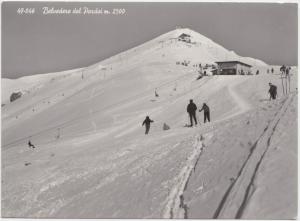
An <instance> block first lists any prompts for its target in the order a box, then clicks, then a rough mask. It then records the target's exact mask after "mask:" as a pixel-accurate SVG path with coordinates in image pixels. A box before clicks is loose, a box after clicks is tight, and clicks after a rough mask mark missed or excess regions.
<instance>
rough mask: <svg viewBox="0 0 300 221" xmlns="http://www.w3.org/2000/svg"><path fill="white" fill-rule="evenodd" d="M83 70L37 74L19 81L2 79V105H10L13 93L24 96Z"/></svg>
mask: <svg viewBox="0 0 300 221" xmlns="http://www.w3.org/2000/svg"><path fill="white" fill-rule="evenodd" d="M81 70H82V69H81V68H80V69H73V70H68V71H62V72H57V73H49V74H37V75H32V76H25V77H21V78H18V79H8V78H2V79H1V101H2V103H5V104H6V103H8V102H9V97H10V95H11V94H12V93H13V92H17V91H21V92H22V93H23V94H27V93H30V92H33V91H36V90H38V89H39V88H42V87H43V86H44V84H46V83H48V82H51V81H53V80H54V79H60V78H63V77H66V76H69V75H72V74H74V73H77V72H80V71H81Z"/></svg>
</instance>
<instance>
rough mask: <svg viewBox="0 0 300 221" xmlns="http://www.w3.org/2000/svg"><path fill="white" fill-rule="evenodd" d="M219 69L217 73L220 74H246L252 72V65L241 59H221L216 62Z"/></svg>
mask: <svg viewBox="0 0 300 221" xmlns="http://www.w3.org/2000/svg"><path fill="white" fill-rule="evenodd" d="M215 63H217V65H218V69H217V71H216V72H215V74H218V75H246V74H250V73H251V69H250V68H251V67H252V66H251V65H249V64H246V63H243V62H240V61H219V62H215Z"/></svg>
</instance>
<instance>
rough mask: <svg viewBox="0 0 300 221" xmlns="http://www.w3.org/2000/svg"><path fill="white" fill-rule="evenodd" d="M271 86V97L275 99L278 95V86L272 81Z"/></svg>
mask: <svg viewBox="0 0 300 221" xmlns="http://www.w3.org/2000/svg"><path fill="white" fill-rule="evenodd" d="M269 86H270V89H269V94H270V100H271V99H273V100H275V99H276V97H277V87H276V86H275V85H274V84H272V83H269Z"/></svg>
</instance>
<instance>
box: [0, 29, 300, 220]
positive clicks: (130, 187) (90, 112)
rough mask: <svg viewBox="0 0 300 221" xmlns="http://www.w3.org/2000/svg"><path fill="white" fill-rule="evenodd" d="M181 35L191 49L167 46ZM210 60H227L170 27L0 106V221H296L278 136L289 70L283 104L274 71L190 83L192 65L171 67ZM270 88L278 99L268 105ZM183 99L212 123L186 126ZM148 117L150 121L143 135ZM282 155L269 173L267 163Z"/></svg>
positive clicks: (292, 147)
mask: <svg viewBox="0 0 300 221" xmlns="http://www.w3.org/2000/svg"><path fill="white" fill-rule="evenodd" d="M182 32H186V33H188V34H191V36H192V40H193V41H196V42H198V46H195V47H192V46H191V47H189V45H187V44H186V43H184V42H176V41H175V40H174V37H177V36H178V34H180V33H182ZM200 43H201V46H200ZM196 45H197V44H196ZM203 45H205V47H204V46H203ZM207 45H208V46H210V47H211V48H215V49H209V50H206V49H207ZM214 50H215V51H217V52H218V53H216V54H219V55H220V56H225V55H226V53H228V54H227V56H228V55H229V54H232V52H229V51H227V50H226V49H225V48H223V47H222V46H220V45H218V44H216V43H214V42H212V41H211V40H210V39H208V38H206V37H204V36H202V35H200V34H198V33H195V32H193V31H191V30H189V29H183V30H182V29H180V30H175V31H172V32H169V33H166V34H165V35H162V36H159V37H158V38H156V39H154V40H152V41H150V42H147V43H145V44H143V45H141V46H138V47H136V48H133V49H131V50H129V51H126V52H123V53H121V54H119V55H116V56H114V57H112V58H109V59H107V60H105V61H102V62H100V63H97V64H95V65H92V66H90V67H86V68H83V69H78V70H75V71H70V72H68V73H66V74H64V75H61V74H58V75H53V77H51V78H48V77H45V78H43V76H40V77H39V78H40V80H39V81H36V82H35V88H38V89H29V92H30V93H26V94H25V95H24V96H22V98H20V99H18V100H16V101H14V102H12V103H8V104H6V105H5V106H4V107H2V216H3V217H27V218H236V217H239V218H260V219H263V218H266V217H272V218H277V217H280V218H294V217H295V216H296V214H297V213H296V211H297V210H296V205H297V203H296V200H297V198H296V197H295V196H296V194H292V193H295V192H296V191H297V187H296V186H295V185H296V182H295V181H296V180H295V179H293V178H290V177H296V174H297V169H296V166H295V165H296V164H297V157H296V155H295V153H296V151H297V139H295V136H296V135H295V133H291V134H286V133H284V131H287V130H288V131H290V130H294V131H296V130H297V129H296V128H297V125H296V124H295V118H296V117H297V114H296V113H297V111H296V109H297V106H296V102H297V93H296V91H295V88H296V87H297V71H296V70H295V69H293V70H292V81H291V87H290V93H289V96H284V95H283V94H282V91H281V90H280V89H281V88H280V85H281V78H280V75H279V71H278V70H277V69H275V73H274V74H266V72H265V69H266V68H267V67H266V66H262V67H261V66H260V67H255V68H259V69H260V70H261V71H260V73H261V74H260V75H257V76H256V75H255V76H254V75H249V76H206V77H203V78H202V79H200V80H196V78H197V77H198V73H197V69H196V68H195V67H193V66H192V65H189V66H182V65H176V61H182V59H186V60H191V61H193V62H203V63H205V62H211V61H212V60H214V59H221V57H218V58H216V57H214V56H213V55H212V54H211V52H212V51H214ZM179 52H180V53H179ZM200 52H203V54H202V53H200ZM204 52H205V54H204ZM221 52H222V53H223V54H222V53H221ZM199 54H200V55H201V56H203V57H201V56H199ZM209 54H210V56H208V55H209ZM205 59H207V60H205ZM210 59H211V60H210ZM49 76H50V75H49ZM42 78H43V80H41V79H42ZM41 82H42V83H41ZM269 82H272V83H274V84H276V85H277V86H278V95H279V98H278V100H275V101H269V97H268V94H267V91H268V83H269ZM2 83H3V82H2ZM155 90H156V91H157V93H158V94H159V97H155V95H154V91H155ZM189 99H193V100H194V102H195V103H196V104H197V106H198V108H201V106H202V103H203V102H206V103H207V104H208V105H209V106H210V109H211V119H212V122H211V123H207V124H203V123H202V122H203V117H202V116H203V113H199V112H198V114H197V115H198V119H199V121H200V122H201V124H200V125H199V126H197V127H194V128H187V127H184V126H185V124H188V123H189V122H188V115H187V113H186V106H187V104H188V102H189ZM147 115H149V116H150V118H151V119H153V120H154V123H153V124H152V125H151V129H150V134H149V135H147V136H145V135H144V127H142V122H143V120H144V119H145V117H146V116H147ZM293 122H294V123H293ZM164 123H167V124H168V125H169V126H170V128H171V129H170V130H167V131H164V130H163V129H162V127H163V124H164ZM266 128H267V129H266ZM270 137H271V138H272V139H271V138H270ZM281 137H284V139H281ZM28 140H31V142H32V143H33V144H34V145H35V146H36V148H35V149H29V148H28V146H27V142H28ZM284 147H285V148H287V149H288V152H284V151H282V152H281V150H282V148H284ZM288 153H289V154H288ZM283 154H284V161H281V164H280V169H278V164H277V163H272V162H273V161H274V162H278V161H279V160H280V159H281V156H283ZM257 165H258V166H257ZM289 165H293V166H292V170H289V173H286V171H287V169H288V168H289ZM267 171H270V172H267ZM272 174H274V175H276V176H272ZM287 174H288V176H287ZM252 177H254V178H252ZM266 177H271V178H270V179H267V178H266ZM274 177H277V179H278V180H277V179H275V178H274ZM272 179H274V181H273V180H272ZM271 181H273V182H271ZM275 181H276V182H275ZM278 182H282V185H288V186H289V187H290V188H289V193H287V194H284V193H285V192H287V190H286V189H284V188H283V187H281V188H280V187H277V186H276V185H275V184H276V183H278ZM254 184H255V185H254ZM253 185H254V186H255V188H254V190H253V189H251V191H249V190H247V189H249V188H248V186H253ZM267 187H268V188H267ZM266 188H267V190H266ZM279 191H281V192H282V194H278V192H279ZM250 192H251V198H250V197H249V196H250V195H249V194H250ZM279 196H280V197H281V198H282V199H284V200H283V201H278V200H277V201H276V202H275V200H273V199H276V197H279ZM262 199H264V200H265V201H263V200H262ZM270 202H272V203H270ZM283 202H284V204H283ZM257 203H260V204H257ZM262 203H266V204H267V205H268V206H263V204H262ZM256 205H261V206H256ZM286 205H288V206H286ZM275 210H276V213H275V212H274V211H275Z"/></svg>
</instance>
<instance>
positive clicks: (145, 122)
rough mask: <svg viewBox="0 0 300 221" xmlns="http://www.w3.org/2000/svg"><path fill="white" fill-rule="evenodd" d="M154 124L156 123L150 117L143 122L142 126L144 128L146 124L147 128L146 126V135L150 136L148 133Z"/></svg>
mask: <svg viewBox="0 0 300 221" xmlns="http://www.w3.org/2000/svg"><path fill="white" fill-rule="evenodd" d="M153 122H154V121H153V120H151V119H150V118H149V116H147V117H146V119H145V120H144V122H143V124H142V126H144V124H145V126H146V131H145V134H148V133H149V130H150V123H153Z"/></svg>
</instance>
